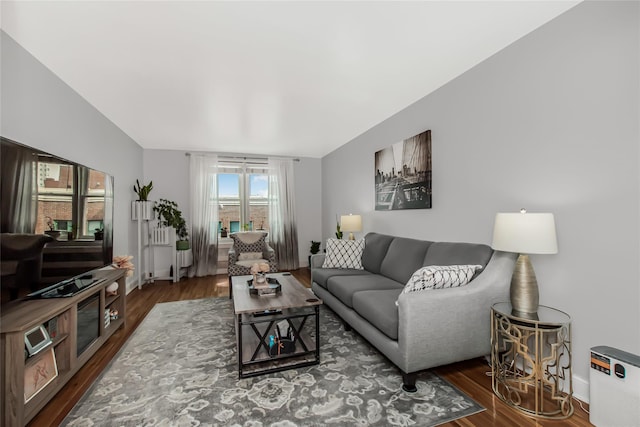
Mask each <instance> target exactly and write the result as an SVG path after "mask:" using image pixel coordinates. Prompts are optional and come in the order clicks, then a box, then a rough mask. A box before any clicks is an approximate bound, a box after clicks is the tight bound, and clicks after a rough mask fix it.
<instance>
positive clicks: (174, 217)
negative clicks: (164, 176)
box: [153, 199, 189, 250]
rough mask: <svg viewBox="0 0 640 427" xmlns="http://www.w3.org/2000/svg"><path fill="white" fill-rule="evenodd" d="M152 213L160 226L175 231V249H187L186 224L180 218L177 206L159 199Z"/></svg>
mask: <svg viewBox="0 0 640 427" xmlns="http://www.w3.org/2000/svg"><path fill="white" fill-rule="evenodd" d="M153 211H154V212H155V213H156V217H157V219H158V221H160V224H161V225H164V226H165V227H173V228H175V229H176V237H177V241H176V249H178V250H185V249H189V240H188V239H187V237H188V236H189V233H188V232H187V222H186V221H185V220H184V218H183V217H182V211H181V210H180V209H178V204H177V203H176V202H173V201H171V200H167V199H160V201H158V202H156V203H155V204H154V205H153Z"/></svg>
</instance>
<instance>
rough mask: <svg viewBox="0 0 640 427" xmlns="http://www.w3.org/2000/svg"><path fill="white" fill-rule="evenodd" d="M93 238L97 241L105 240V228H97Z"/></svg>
mask: <svg viewBox="0 0 640 427" xmlns="http://www.w3.org/2000/svg"><path fill="white" fill-rule="evenodd" d="M93 237H94V238H95V239H96V240H103V239H104V228H96V229H95V232H94V233H93Z"/></svg>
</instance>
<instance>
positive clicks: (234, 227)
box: [216, 164, 269, 233]
mask: <svg viewBox="0 0 640 427" xmlns="http://www.w3.org/2000/svg"><path fill="white" fill-rule="evenodd" d="M220 170H221V173H219V174H218V175H217V179H218V182H217V184H218V185H217V186H216V187H217V188H218V218H219V220H220V223H221V227H227V229H228V230H229V232H230V233H233V232H236V231H250V230H269V208H268V205H267V196H268V188H269V186H268V182H269V180H268V175H267V171H266V169H265V167H264V165H245V164H243V165H234V164H223V165H222V166H221V168H220Z"/></svg>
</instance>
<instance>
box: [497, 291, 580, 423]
mask: <svg viewBox="0 0 640 427" xmlns="http://www.w3.org/2000/svg"><path fill="white" fill-rule="evenodd" d="M491 373H492V387H493V391H494V393H495V394H496V395H497V396H498V397H499V398H500V399H501V400H503V401H504V402H505V403H507V404H508V405H510V406H512V407H514V408H516V409H518V410H519V411H521V412H523V413H525V414H526V415H530V416H532V417H538V418H550V419H562V418H568V417H570V416H571V414H573V403H572V400H571V396H572V394H573V384H572V380H571V318H570V317H569V315H567V314H566V313H564V312H562V311H560V310H556V309H554V308H551V307H546V306H542V305H541V306H540V307H539V308H538V312H537V314H535V315H527V314H522V313H518V312H515V311H513V309H512V307H511V304H510V303H508V302H501V303H497V304H494V305H493V306H492V307H491Z"/></svg>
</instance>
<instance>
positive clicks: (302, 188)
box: [144, 150, 322, 266]
mask: <svg viewBox="0 0 640 427" xmlns="http://www.w3.org/2000/svg"><path fill="white" fill-rule="evenodd" d="M320 167H321V162H320V159H313V158H309V157H303V158H301V159H300V161H299V162H294V175H295V197H296V213H297V223H298V246H299V251H298V252H299V254H300V265H301V266H306V265H307V264H308V258H307V256H308V255H309V247H310V246H311V240H319V239H320V237H321V224H322V223H321V210H320V206H321V201H320V188H321V182H320V178H319V177H320ZM149 181H153V190H152V192H151V195H150V196H149V199H150V200H158V199H160V198H164V199H169V200H173V201H175V202H176V203H178V205H179V207H180V209H181V210H182V213H183V214H184V217H185V218H187V222H189V220H188V218H189V217H190V216H189V215H190V211H189V158H188V157H187V156H185V152H184V151H172V150H145V151H144V182H145V183H149Z"/></svg>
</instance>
